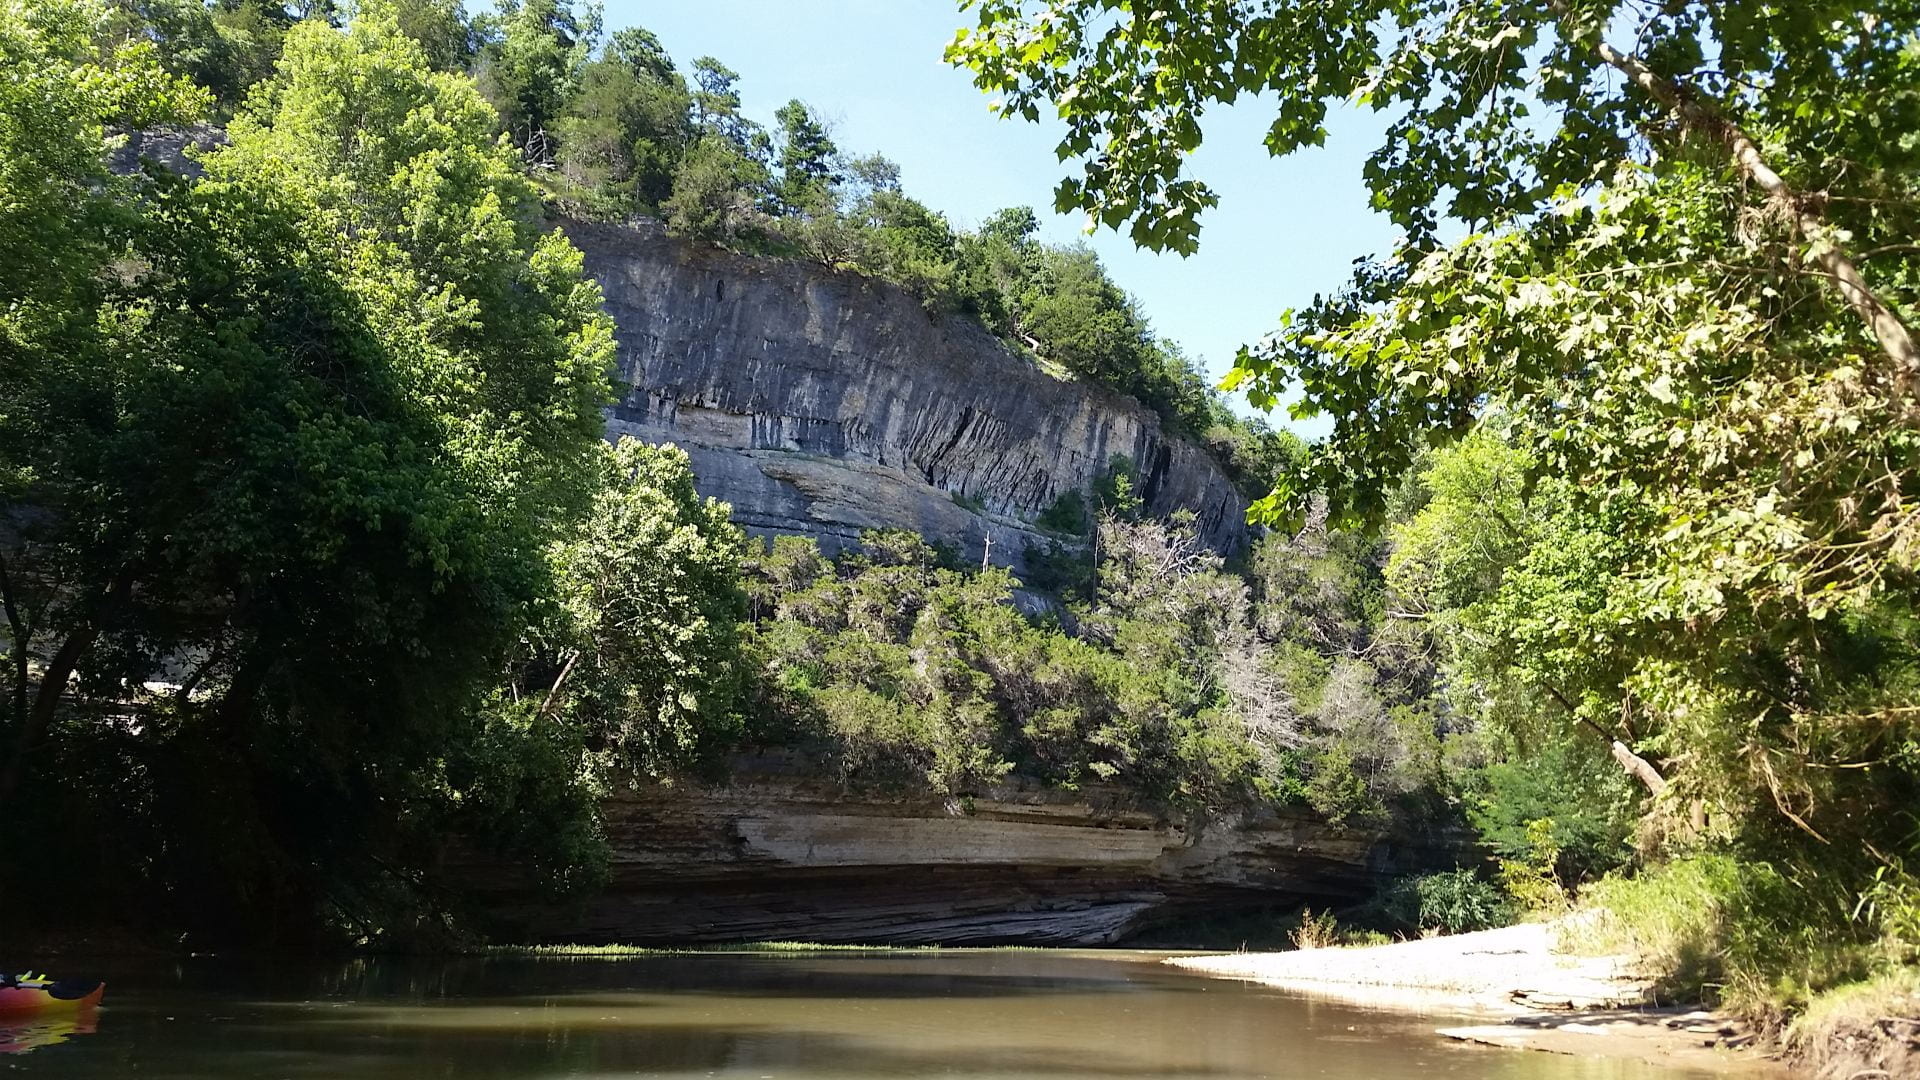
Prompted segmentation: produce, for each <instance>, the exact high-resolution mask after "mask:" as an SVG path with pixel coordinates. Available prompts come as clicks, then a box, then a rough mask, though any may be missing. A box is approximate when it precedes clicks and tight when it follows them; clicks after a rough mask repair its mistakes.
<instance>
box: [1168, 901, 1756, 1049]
mask: <svg viewBox="0 0 1920 1080" xmlns="http://www.w3.org/2000/svg"><path fill="white" fill-rule="evenodd" d="M1165 962H1166V963H1168V964H1170V965H1173V966H1175V967H1178V968H1181V969H1183V970H1187V971H1192V972H1196V973H1199V974H1204V975H1212V976H1216V977H1219V978H1229V979H1240V980H1243V981H1247V982H1255V983H1260V984H1262V985H1266V986H1276V987H1281V988H1284V989H1288V990H1295V991H1299V992H1302V993H1308V994H1314V995H1317V996H1322V997H1330V998H1336V999H1339V1000H1341V1001H1346V1002H1351V1003H1354V1004H1359V1005H1367V1006H1371V1007H1376V1008H1384V1009H1399V1010H1409V1011H1415V1012H1424V1013H1454V1014H1468V1015H1473V1016H1477V1017H1480V1018H1482V1019H1483V1020H1484V1022H1482V1023H1479V1024H1471V1025H1450V1026H1447V1027H1442V1028H1438V1029H1437V1031H1438V1033H1439V1034H1441V1035H1444V1036H1447V1037H1449V1038H1454V1039H1460V1040H1464V1041H1469V1042H1476V1043H1483V1044H1487V1045H1492V1046H1503V1047H1511V1048H1515V1049H1525V1050H1540V1051H1547V1052H1550V1053H1560V1054H1573V1055H1578V1056H1582V1057H1601V1058H1621V1059H1630V1060H1637V1061H1644V1062H1649V1063H1651V1064H1655V1065H1661V1066H1666V1067H1671V1068H1686V1069H1699V1070H1707V1071H1713V1072H1719V1073H1723V1074H1728V1075H1738V1076H1754V1077H1764V1076H1778V1077H1785V1076H1790V1075H1792V1074H1791V1073H1790V1072H1789V1071H1788V1070H1787V1069H1786V1068H1785V1066H1783V1065H1782V1064H1780V1063H1779V1062H1778V1061H1777V1060H1774V1059H1773V1058H1771V1057H1769V1056H1768V1055H1767V1054H1766V1053H1765V1052H1764V1051H1763V1050H1762V1049H1761V1047H1760V1042H1759V1040H1758V1039H1757V1038H1756V1037H1755V1036H1754V1035H1753V1034H1752V1033H1751V1032H1749V1031H1747V1030H1746V1029H1745V1028H1744V1027H1743V1026H1742V1025H1741V1024H1739V1023H1738V1022H1737V1021H1734V1020H1732V1019H1730V1018H1728V1017H1724V1016H1718V1015H1714V1014H1711V1013H1705V1012H1698V1011H1693V1010H1689V1009H1685V1008H1681V1007H1675V1006H1671V1005H1663V1004H1661V1003H1659V1002H1658V1001H1657V999H1656V997H1655V995H1654V993H1653V988H1652V986H1651V985H1650V984H1649V982H1648V981H1647V980H1646V979H1645V978H1643V977H1642V976H1641V975H1639V974H1638V973H1637V972H1636V970H1635V967H1636V966H1635V964H1634V963H1633V961H1632V959H1631V958H1629V957H1623V956H1576V955H1573V954H1570V953H1567V952H1564V951H1562V950H1561V949H1560V948H1558V945H1557V934H1556V930H1555V927H1554V926H1553V925H1551V924H1546V923H1528V924H1523V925H1520V926H1510V927H1506V928H1504V929H1500V930H1486V931H1482V932H1480V933H1474V934H1455V935H1451V936H1447V937H1435V938H1425V939H1422V940H1418V941H1403V942H1397V943H1394V944H1391V945H1375V946H1366V947H1357V948H1326V949H1299V950H1295V951H1292V952H1278V953H1237V954H1233V955H1227V956H1182V957H1171V958H1169V959H1168V960H1166V961H1165Z"/></svg>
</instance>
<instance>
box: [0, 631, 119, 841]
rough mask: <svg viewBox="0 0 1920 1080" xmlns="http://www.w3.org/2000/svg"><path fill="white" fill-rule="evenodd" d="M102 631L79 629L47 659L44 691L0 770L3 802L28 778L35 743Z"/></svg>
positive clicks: (0, 793)
mask: <svg viewBox="0 0 1920 1080" xmlns="http://www.w3.org/2000/svg"><path fill="white" fill-rule="evenodd" d="M98 633H99V632H98V631H97V630H95V629H93V628H92V627H90V626H89V627H87V628H85V629H82V630H78V631H75V632H74V633H73V634H71V635H69V636H68V637H67V639H66V640H65V641H63V642H61V643H60V648H59V649H58V650H56V651H55V652H54V654H53V659H51V660H49V661H47V670H46V671H45V672H44V673H42V674H41V676H40V692H39V693H38V694H36V695H35V696H34V699H33V708H32V709H31V710H30V711H29V712H28V713H27V722H26V725H25V726H24V727H22V728H21V729H20V731H19V732H18V734H17V735H16V737H15V739H14V744H13V755H12V756H11V757H10V758H8V759H7V766H6V768H5V769H4V770H0V805H3V804H5V803H6V802H7V801H8V800H9V799H11V798H12V797H13V793H14V792H15V791H16V790H18V789H19V787H20V781H21V780H23V779H24V778H25V777H26V772H27V755H28V754H29V753H31V752H32V750H33V744H34V743H36V742H38V741H40V736H41V735H42V734H44V733H45V732H46V730H47V728H48V727H49V726H51V725H52V723H53V714H54V713H55V712H56V711H57V710H58V709H59V708H60V698H61V695H63V694H65V693H66V690H67V679H68V678H70V677H72V675H73V670H74V668H76V667H78V666H79V664H80V658H81V657H83V656H85V655H86V654H87V650H88V649H90V648H92V647H93V640H94V638H95V637H96V636H98Z"/></svg>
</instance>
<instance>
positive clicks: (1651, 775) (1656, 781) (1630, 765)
mask: <svg viewBox="0 0 1920 1080" xmlns="http://www.w3.org/2000/svg"><path fill="white" fill-rule="evenodd" d="M1613 760H1615V761H1617V762H1619V763H1620V767H1621V768H1623V769H1625V770H1627V775H1628V776H1631V777H1633V778H1634V779H1635V780H1638V781H1640V782H1641V783H1642V784H1645V785H1646V786H1647V792H1648V793H1649V794H1651V795H1653V796H1654V797H1655V798H1658V797H1659V796H1660V795H1661V793H1663V792H1665V791H1666V790H1667V778H1666V777H1664V776H1661V775H1660V770H1658V769H1656V768H1654V767H1653V765H1652V764H1651V763H1650V762H1648V761H1647V759H1646V758H1643V757H1641V756H1640V755H1639V754H1636V753H1634V752H1633V751H1632V749H1630V748H1629V747H1628V746H1627V744H1626V743H1623V742H1621V741H1620V740H1619V739H1615V740H1613Z"/></svg>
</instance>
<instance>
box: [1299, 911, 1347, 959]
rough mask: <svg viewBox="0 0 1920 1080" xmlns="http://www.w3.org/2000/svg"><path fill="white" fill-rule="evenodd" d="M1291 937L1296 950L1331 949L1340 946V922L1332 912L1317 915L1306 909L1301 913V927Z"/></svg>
mask: <svg viewBox="0 0 1920 1080" xmlns="http://www.w3.org/2000/svg"><path fill="white" fill-rule="evenodd" d="M1291 936H1292V938H1293V947H1294V948H1296V949H1330V948H1332V947H1334V946H1335V945H1338V944H1340V921H1339V920H1338V919H1335V918H1334V917H1333V912H1331V911H1322V912H1319V913H1318V914H1315V912H1314V910H1313V909H1312V908H1305V909H1303V910H1302V911H1301V912H1300V927H1299V929H1297V930H1295V931H1294V932H1293V934H1292V935H1291Z"/></svg>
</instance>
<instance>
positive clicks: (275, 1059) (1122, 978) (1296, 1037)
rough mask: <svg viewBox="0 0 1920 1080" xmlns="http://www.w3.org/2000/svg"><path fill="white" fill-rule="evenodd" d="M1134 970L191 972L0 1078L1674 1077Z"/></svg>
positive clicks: (863, 960) (310, 968)
mask: <svg viewBox="0 0 1920 1080" xmlns="http://www.w3.org/2000/svg"><path fill="white" fill-rule="evenodd" d="M1152 960H1153V957H1151V956H1149V955H1146V954H1140V953H1127V952H1100V953H1089V952H1064V951H1062V952H1049V951H1032V952H1026V951H910V952H836V953H791V954H782V953H756V954H731V953H700V954H687V955H659V956H638V957H623V958H617V959H614V958H565V957H488V958H469V959H455V960H432V961H424V960H389V959H380V960H363V961H354V962H351V963H347V964H332V965H320V966H314V965H311V964H298V965H296V964H290V963H284V962H283V963H273V962H268V961H249V962H245V963H234V962H226V961H213V960H204V961H200V960H196V961H187V962H182V963H181V964H179V965H166V966H160V967H148V966H142V967H140V968H137V969H134V970H130V971H125V972H113V971H109V972H105V973H103V974H105V975H106V976H107V977H108V984H107V996H106V1003H105V1004H104V1005H103V1006H102V1007H101V1008H100V1009H98V1010H97V1011H95V1012H94V1013H92V1014H91V1015H87V1016H82V1017H78V1018H75V1019H76V1020H77V1023H76V1022H56V1023H51V1024H40V1025H17V1024H16V1025H12V1026H6V1025H0V1075H5V1076H14V1075H18V1076H46V1077H89V1078H95V1077H123V1076H124V1077H141V1078H146V1080H172V1078H187V1077H193V1078H202V1077H206V1078H228V1077H247V1078H250V1080H254V1078H260V1080H266V1078H275V1077H286V1078H310V1077H312V1078H317V1077H342V1078H346V1077H351V1078H354V1080H385V1078H396V1080H397V1078H402V1077H404V1078H408V1080H412V1078H416V1077H420V1078H425V1077H476V1078H480V1077H485V1078H503V1080H504V1078H512V1080H522V1078H534V1077H594V1078H600V1077H630V1076H655V1077H738V1078H746V1080H761V1078H780V1080H811V1078H820V1077H853V1078H889V1077H949V1078H979V1080H988V1078H992V1080H1004V1078H1013V1077H1022V1078H1027V1077H1032V1078H1047V1077H1087V1078H1101V1080H1106V1078H1115V1080H1118V1078H1144V1077H1181V1078H1216V1080H1245V1078H1253V1077H1273V1078H1293V1077H1332V1078H1336V1080H1363V1078H1365V1080H1375V1078H1378V1080H1394V1078H1419V1080H1436V1078H1442V1077H1449V1078H1474V1080H1479V1078H1488V1080H1493V1078H1500V1080H1522V1078H1524V1080H1656V1078H1659V1080H1673V1078H1681V1077H1693V1076H1696V1075H1698V1074H1694V1073H1689V1072H1684V1071H1676V1070H1671V1069H1657V1068H1654V1067H1652V1066H1646V1065H1639V1064H1634V1063H1628V1062H1620V1061H1599V1060H1583V1059H1577V1058H1571V1057H1561V1056H1558V1055H1552V1054H1542V1053H1528V1052H1523V1051H1515V1050H1497V1049H1491V1048H1486V1047H1475V1046H1467V1045H1462V1044H1457V1043H1453V1042H1450V1041H1448V1040H1445V1039H1442V1038H1440V1037H1438V1036H1436V1035H1434V1034H1433V1029H1434V1028H1435V1027H1438V1026H1444V1025H1445V1024H1446V1023H1447V1022H1448V1021H1449V1020H1450V1019H1451V1018H1449V1017H1445V1016H1428V1017H1419V1016H1409V1015H1406V1014H1401V1013H1388V1012H1376V1011H1369V1010H1366V1009H1362V1008H1358V1007H1355V1006H1351V1005H1345V1004H1336V1003H1331V1002H1326V1001H1319V1000H1313V999H1308V998H1303V997H1299V996H1294V995H1289V994H1286V993H1283V992H1280V991H1275V990H1268V989H1261V988H1258V987H1253V986H1247V985H1243V984H1240V983H1235V982H1228V981H1221V980H1214V979H1207V978H1202V977H1199V976H1194V975H1187V974H1182V973H1180V972H1178V971H1175V970H1173V969H1170V968H1167V967H1164V966H1162V965H1159V964H1157V963H1153V962H1152ZM62 974H74V975H78V974H85V973H82V972H63V973H62Z"/></svg>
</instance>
